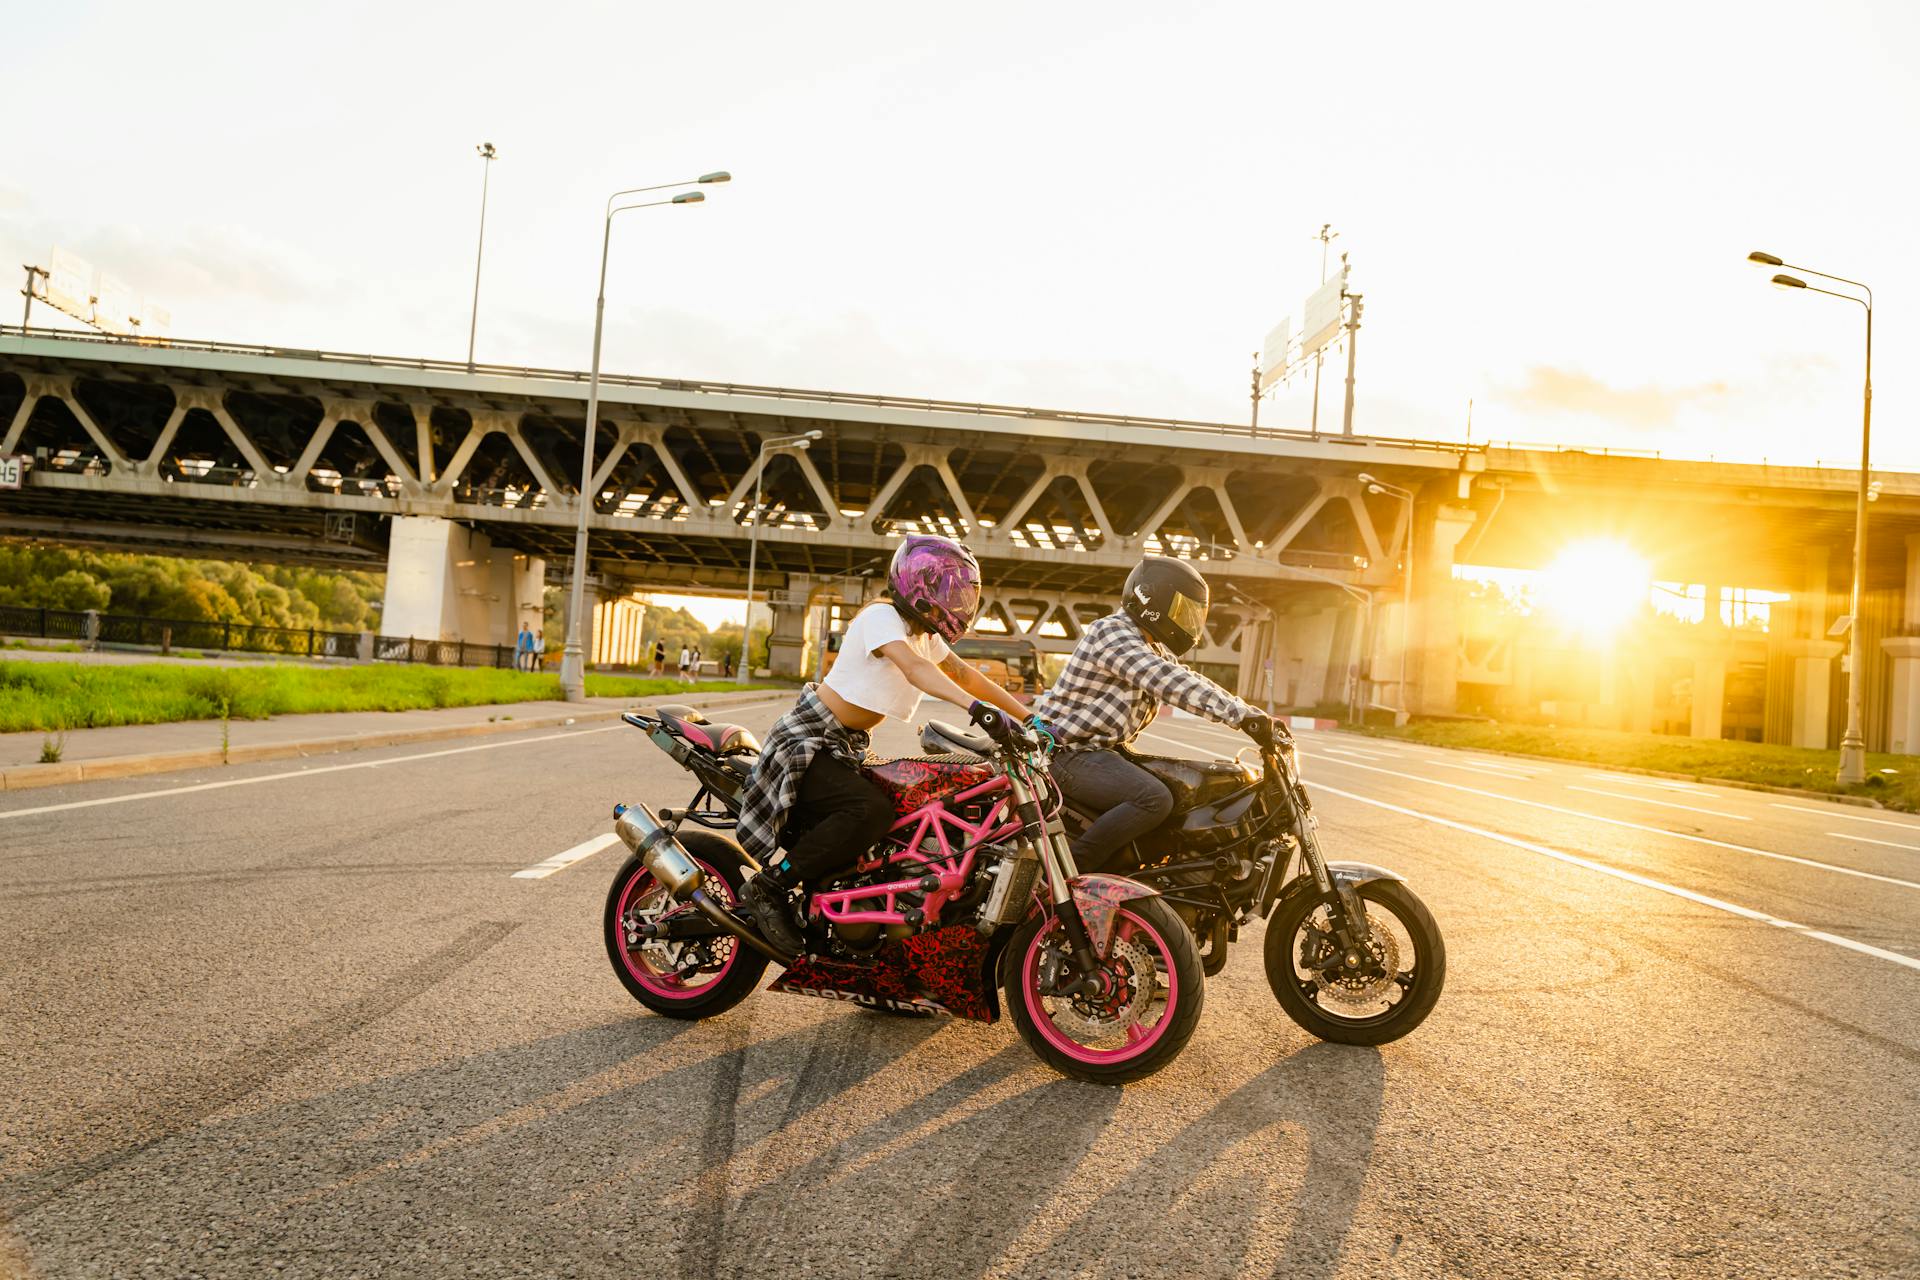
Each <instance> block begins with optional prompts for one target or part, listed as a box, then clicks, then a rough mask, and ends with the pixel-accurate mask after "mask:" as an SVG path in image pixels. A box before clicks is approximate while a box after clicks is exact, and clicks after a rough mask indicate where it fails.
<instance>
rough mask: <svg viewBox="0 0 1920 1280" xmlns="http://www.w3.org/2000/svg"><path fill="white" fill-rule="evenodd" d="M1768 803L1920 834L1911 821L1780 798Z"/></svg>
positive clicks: (1782, 807) (1778, 806)
mask: <svg viewBox="0 0 1920 1280" xmlns="http://www.w3.org/2000/svg"><path fill="white" fill-rule="evenodd" d="M1768 803H1770V804H1772V805H1773V807H1774V808H1776V809H1791V810H1793V811H1794V812H1795V813H1812V814H1818V815H1819V816H1820V817H1822V818H1845V819H1846V820H1847V821H1848V822H1871V823H1873V824H1875V825H1876V826H1882V827H1898V828H1900V829H1901V830H1902V831H1911V832H1913V833H1914V834H1915V835H1920V827H1916V826H1915V825H1913V823H1911V822H1891V821H1889V820H1887V819H1886V818H1868V817H1865V816H1863V815H1861V814H1857V813H1835V812H1833V811H1832V810H1830V809H1813V808H1809V807H1808V806H1806V805H1803V804H1781V803H1780V802H1779V801H1778V800H1772V801H1769V802H1768Z"/></svg>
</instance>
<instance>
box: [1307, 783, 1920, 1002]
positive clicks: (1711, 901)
mask: <svg viewBox="0 0 1920 1280" xmlns="http://www.w3.org/2000/svg"><path fill="white" fill-rule="evenodd" d="M1309 785H1311V786H1313V787H1315V788H1317V789H1319V790H1321V791H1326V792H1329V793H1331V794H1333V795H1336V796H1345V797H1346V798H1347V799H1349V800H1357V801H1359V802H1360V803H1361V804H1370V805H1373V806H1374V807H1376V808H1380V809H1386V810H1389V811H1391V812H1393V813H1399V814H1404V815H1406V816H1407V817H1409V818H1418V819H1419V820H1420V821H1422V822H1431V823H1433V824H1434V825H1436V826H1441V827H1450V828H1452V829H1453V830H1455V831H1461V832H1465V833H1466V834H1468V835H1473V836H1479V837H1480V838H1481V839H1483V840H1492V841H1494V842H1496V843H1498V844H1504V845H1509V846H1511V847H1512V848H1515V849H1521V850H1524V851H1525V852H1527V853H1535V854H1539V855H1540V856H1541V857H1543V858H1553V859H1555V860H1557V861H1560V862H1565V863H1568V864H1570V865H1572V866H1576V867H1582V868H1584V869H1586V870H1588V871H1597V872H1599V873H1600V874H1601V875H1603V876H1612V877H1613V878H1614V879H1616V880H1625V881H1626V882H1627V883H1629V884H1637V885H1640V886H1642V887H1643V888H1647V889H1653V890H1655V891H1657V892H1659V893H1670V894H1672V895H1673V896H1674V897H1676V898H1685V899H1686V900H1687V901H1688V902H1697V903H1699V904H1700V905H1701V906H1703V907H1712V908H1714V909H1715V910H1716V911H1725V912H1728V913H1729V914H1731V915H1736V916H1740V917H1741V918H1743V919H1746V920H1755V921H1758V922H1759V923H1761V924H1766V925H1772V926H1773V927H1774V928H1776V929H1786V930H1788V931H1789V932H1792V933H1797V934H1800V935H1801V936H1802V937H1807V938H1818V939H1819V940H1820V941H1822V942H1829V943H1832V944H1833V945H1834V946H1836V947H1845V948H1846V949H1847V950H1849V951H1858V952H1859V953H1860V954H1861V955H1868V956H1873V957H1875V958H1876V959H1880V960H1887V961H1890V962H1892V963H1893V964H1897V965H1901V966H1903V967H1905V968H1908V969H1913V970H1916V971H1920V960H1916V959H1914V958H1913V957H1912V956H1903V955H1901V954H1899V953H1898V952H1894V951H1885V950H1882V949H1881V948H1879V947H1876V946H1872V945H1870V944H1868V943H1865V942H1857V941H1855V940H1854V939H1852V938H1843V937H1841V936H1840V935H1839V934H1834V933H1825V932H1822V931H1821V930H1819V929H1813V928H1809V927H1808V926H1807V925H1804V924H1795V923H1794V922H1793V921H1791V920H1782V919H1781V918H1780V917H1779V916H1775V915H1768V914H1767V913H1766V912H1764V911H1757V910H1755V909H1754V908H1752V907H1743V906H1741V905H1740V904H1738V903H1735V902H1728V901H1726V900H1725V899H1724V898H1711V897H1708V896H1707V895H1706V894H1704V893H1695V892H1694V891H1693V890H1691V889H1682V888H1681V887H1680V886H1679V885H1673V884H1668V883H1666V882H1665V881H1664V880H1655V879H1653V878H1652V877H1651V876H1643V875H1641V874H1640V873H1638V872H1636V871H1627V870H1624V869H1623V868H1620V867H1610V866H1608V865H1607V864H1605V863H1604V862H1595V861H1593V860H1592V859H1591V858H1582V857H1580V856H1579V855H1578V854H1572V853H1565V852H1562V851H1561V850H1559V849H1553V848H1549V847H1548V846H1546V845H1544V844H1534V843H1533V842H1532V841H1530V840H1519V839H1515V838H1514V837H1513V836H1504V835H1501V834H1500V833H1498V832H1496V831H1488V830H1486V829H1484V828H1482V827H1475V826H1470V825H1469V824H1467V823H1464V822H1455V821H1454V820H1453V819H1451V818H1442V817H1440V816H1439V815H1438V814H1432V813H1422V812H1420V811H1419V810H1418V809H1408V808H1404V807H1403V806H1401V805H1397V804H1389V803H1387V802H1386V801H1385V800H1375V799H1372V798H1371V797H1369V796H1363V795H1356V794H1355V793H1354V792H1351V791H1342V790H1340V789H1339V788H1338V787H1329V786H1327V785H1326V784H1325V783H1310V784H1309ZM1916 887H1920V886H1916Z"/></svg>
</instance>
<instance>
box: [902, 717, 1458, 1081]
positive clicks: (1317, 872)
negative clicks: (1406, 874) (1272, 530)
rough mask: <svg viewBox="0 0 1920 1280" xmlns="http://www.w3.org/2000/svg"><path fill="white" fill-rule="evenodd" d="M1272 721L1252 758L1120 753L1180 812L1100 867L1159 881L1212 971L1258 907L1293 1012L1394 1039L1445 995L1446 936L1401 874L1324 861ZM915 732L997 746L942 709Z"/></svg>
mask: <svg viewBox="0 0 1920 1280" xmlns="http://www.w3.org/2000/svg"><path fill="white" fill-rule="evenodd" d="M1276 729H1277V730H1279V732H1278V733H1277V737H1276V741H1275V743H1274V745H1273V746H1272V747H1268V748H1262V749H1259V755H1260V761H1259V764H1258V765H1257V766H1256V765H1254V764H1251V763H1244V762H1242V761H1241V760H1238V759H1235V760H1180V759H1174V758H1171V757H1167V756H1150V755H1142V754H1139V753H1136V752H1133V751H1124V752H1123V754H1125V755H1126V756H1127V758H1128V759H1130V760H1132V761H1133V762H1134V763H1135V764H1137V765H1139V766H1140V767H1141V768H1143V769H1145V770H1146V771H1147V772H1149V773H1151V774H1153V775H1154V776H1155V777H1156V778H1159V779H1160V780H1161V781H1162V782H1164V783H1166V784H1167V790H1169V791H1171V792H1172V793H1173V811H1172V812H1171V813H1170V814H1169V815H1168V817H1167V819H1166V821H1165V822H1163V823H1161V824H1160V826H1158V827H1156V828H1155V829H1154V830H1153V831H1151V832H1149V833H1148V834H1146V835H1145V836H1143V837H1141V838H1140V839H1139V840H1137V841H1135V842H1134V843H1133V844H1131V845H1128V846H1127V847H1126V848H1124V849H1122V850H1121V851H1120V852H1119V853H1118V854H1117V855H1115V857H1114V860H1113V862H1112V864H1111V865H1110V866H1106V867H1102V868H1100V870H1102V871H1109V872H1112V873H1113V874H1115V875H1123V876H1128V877H1130V878H1132V879H1134V880H1138V881H1141V882H1142V883H1145V884H1149V885H1152V886H1153V887H1154V888H1156V889H1158V890H1160V892H1161V895H1162V896H1163V897H1164V899H1165V900H1166V901H1167V902H1168V903H1169V904H1171V905H1172V906H1173V907H1174V909H1175V910H1177V911H1178V912H1179V913H1180V916H1181V918H1182V919H1183V920H1185V921H1186V924H1187V927H1188V928H1190V929H1191V930H1193V935H1194V938H1195V939H1196V940H1197V941H1198V942H1199V943H1200V944H1201V948H1202V950H1201V959H1202V962H1203V965H1204V967H1205V971H1206V973H1207V974H1208V976H1212V975H1213V974H1216V973H1218V972H1220V970H1221V969H1223V968H1225V967H1226V963H1227V949H1228V948H1229V947H1230V946H1231V945H1232V944H1233V943H1234V942H1236V941H1238V940H1239V937H1240V930H1241V929H1242V928H1244V927H1245V926H1247V925H1248V924H1251V923H1252V922H1253V921H1255V920H1256V919H1260V918H1263V917H1264V918H1265V919H1266V920H1267V936H1266V948H1265V950H1266V969H1267V982H1268V984H1269V985H1270V986H1272V988H1273V994H1274V998H1275V999H1277V1000H1278V1001H1279V1002H1280V1007H1281V1008H1282V1009H1285V1010H1286V1012H1287V1016H1288V1017H1290V1018H1292V1019H1293V1020H1294V1021H1295V1022H1297V1023H1299V1024H1300V1026H1302V1027H1304V1028H1305V1029H1306V1030H1308V1031H1310V1032H1312V1033H1313V1034H1314V1035H1316V1036H1318V1037H1320V1038H1321V1039H1322V1040H1332V1041H1336V1042H1338V1043H1341V1044H1385V1043H1386V1042H1387V1041H1389V1040H1397V1039H1399V1038H1400V1037H1401V1036H1404V1035H1406V1034H1407V1033H1408V1032H1409V1031H1412V1030H1413V1029H1414V1028H1415V1027H1417V1026H1419V1025H1420V1024H1421V1022H1423V1021H1425V1019H1426V1016H1427V1014H1429V1013H1431V1012H1432V1011H1433V1006H1434V1002H1435V1001H1437V1000H1438V999H1439V998H1440V989H1441V987H1442V986H1443V985H1444V984H1445V982H1446V977H1447V948H1446V943H1445V941H1444V940H1443V939H1442V938H1441V936H1440V929H1439V926H1438V925H1436V924H1435V923H1434V920H1433V915H1432V913H1431V912H1429V911H1428V910H1427V908H1426V904H1425V903H1423V902H1421V901H1420V899H1419V898H1418V897H1416V896H1415V895H1414V892H1413V891H1412V890H1411V889H1409V888H1407V886H1406V884H1405V882H1404V881H1403V880H1402V879H1401V878H1400V876H1399V875H1397V874H1395V873H1394V872H1392V871H1389V870H1387V869H1386V868H1384V867H1376V866H1371V865H1369V864H1367V863H1364V862H1329V861H1327V859H1326V857H1325V855H1324V854H1323V853H1322V852H1321V849H1320V840H1319V836H1318V822H1317V820H1316V819H1315V817H1314V813H1313V805H1312V803H1311V801H1309V800H1308V798H1307V792H1306V788H1305V787H1304V786H1303V785H1301V782H1300V757H1299V751H1298V749H1297V747H1296V746H1295V744H1294V742H1293V739H1292V738H1291V737H1290V736H1288V735H1287V734H1286V733H1285V732H1284V728H1283V727H1282V726H1280V725H1278V723H1277V722H1276ZM920 744H921V747H922V748H923V749H925V750H927V751H971V752H975V753H985V752H988V751H991V749H992V747H991V744H990V743H989V742H987V740H986V739H985V737H984V736H983V735H981V734H977V733H974V732H972V731H970V730H964V729H957V728H955V727H954V726H952V725H949V724H943V723H941V722H940V721H937V720H936V721H933V722H931V723H929V724H928V725H927V726H926V727H925V728H924V729H922V730H921V732H920ZM1253 750H1255V748H1251V747H1250V748H1248V751H1253ZM1242 754H1243V755H1244V754H1246V752H1243V753H1242ZM1062 816H1063V820H1064V822H1065V824H1066V828H1067V834H1068V835H1070V836H1073V835H1078V834H1079V833H1080V832H1081V831H1084V830H1085V829H1086V826H1087V824H1088V823H1090V822H1092V821H1093V820H1094V819H1095V818H1097V817H1098V816H1099V812H1098V811H1092V810H1086V809H1083V808H1080V807H1078V806H1076V805H1075V804H1074V803H1073V801H1072V799H1071V798H1070V797H1069V798H1068V799H1067V803H1066V805H1065V807H1064V811H1063V815H1062Z"/></svg>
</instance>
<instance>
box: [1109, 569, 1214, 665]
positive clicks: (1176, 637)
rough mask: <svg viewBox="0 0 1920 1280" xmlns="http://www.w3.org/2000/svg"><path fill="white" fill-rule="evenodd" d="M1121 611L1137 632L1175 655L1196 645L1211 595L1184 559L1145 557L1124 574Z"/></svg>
mask: <svg viewBox="0 0 1920 1280" xmlns="http://www.w3.org/2000/svg"><path fill="white" fill-rule="evenodd" d="M1124 591H1125V598H1124V599H1123V600H1122V601H1121V606H1120V607H1121V608H1123V609H1125V610H1126V611H1127V616H1128V617H1130V618H1132V619H1133V620H1134V621H1135V622H1137V623H1139V624H1140V629H1141V630H1142V631H1144V632H1146V633H1147V634H1148V635H1150V636H1152V637H1153V638H1154V639H1155V640H1158V641H1159V642H1160V643H1161V644H1163V645H1165V646H1167V648H1169V649H1171V650H1173V652H1174V653H1175V654H1176V655H1179V654H1182V653H1185V652H1186V651H1187V650H1189V649H1191V648H1193V646H1194V645H1195V644H1197V643H1199V640H1200V635H1201V631H1202V629H1203V628H1204V627H1205V626H1206V624H1207V602H1208V600H1209V599H1210V598H1211V593H1209V592H1208V590H1207V580H1206V579H1205V578H1203V577H1201V576H1200V571H1199V570H1198V569H1195V568H1194V567H1193V566H1192V565H1190V564H1188V563H1187V562H1186V561H1185V560H1170V559H1168V558H1167V557H1165V556H1148V557H1147V558H1146V559H1144V560H1142V561H1141V562H1140V563H1139V564H1137V565H1135V566H1134V567H1133V572H1132V573H1130V574H1128V575H1127V585H1126V587H1125V588H1124Z"/></svg>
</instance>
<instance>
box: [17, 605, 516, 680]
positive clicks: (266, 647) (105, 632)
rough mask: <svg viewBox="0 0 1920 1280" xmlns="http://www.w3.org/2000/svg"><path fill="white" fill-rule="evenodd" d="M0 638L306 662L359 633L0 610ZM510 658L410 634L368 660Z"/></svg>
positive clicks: (487, 647)
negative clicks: (269, 655)
mask: <svg viewBox="0 0 1920 1280" xmlns="http://www.w3.org/2000/svg"><path fill="white" fill-rule="evenodd" d="M0 635H9V636H37V637H41V638H44V639H49V640H74V641H78V642H80V643H82V644H86V643H98V644H124V645H145V646H150V647H153V648H160V649H216V650H221V651H226V652H239V653H280V654H286V655H288V656H291V657H306V658H357V657H359V656H360V635H361V633H360V632H358V631H322V630H320V629H319V628H317V627H305V628H301V627H267V626H255V625H253V624H251V623H245V622H207V621H204V620H201V619H195V618H147V617H141V616H139V615H137V614H126V613H94V612H90V611H86V610H79V609H29V608H23V607H21V606H18V605H0ZM513 653H514V650H513V646H512V645H508V644H468V643H467V642H465V641H462V640H416V639H414V638H413V637H411V636H375V637H373V656H374V658H375V659H377V660H379V661H384V662H417V663H423V664H426V665H429V666H441V667H511V666H513Z"/></svg>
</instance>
